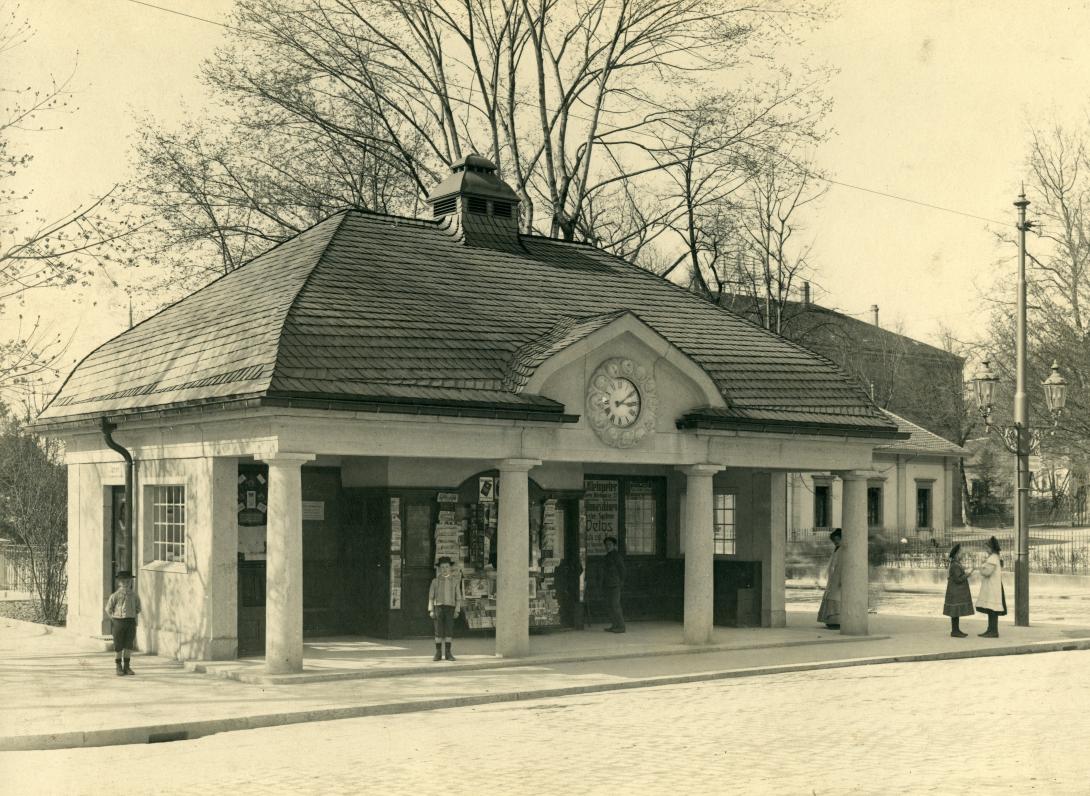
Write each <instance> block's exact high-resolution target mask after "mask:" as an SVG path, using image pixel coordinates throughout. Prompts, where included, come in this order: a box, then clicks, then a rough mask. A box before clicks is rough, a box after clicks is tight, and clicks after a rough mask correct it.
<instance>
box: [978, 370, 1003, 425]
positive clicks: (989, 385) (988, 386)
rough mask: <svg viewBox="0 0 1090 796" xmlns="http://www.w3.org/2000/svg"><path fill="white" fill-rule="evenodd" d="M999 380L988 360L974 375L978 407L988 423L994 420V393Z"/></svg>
mask: <svg viewBox="0 0 1090 796" xmlns="http://www.w3.org/2000/svg"><path fill="white" fill-rule="evenodd" d="M997 381H999V379H997V378H996V377H995V374H994V373H992V369H991V368H990V367H989V365H988V360H986V359H985V360H984V363H983V364H982V365H981V366H980V370H978V371H977V373H976V375H975V376H973V393H974V394H975V395H976V408H977V409H978V410H980V416H981V417H983V418H984V423H985V424H986V425H991V422H992V393H993V392H994V391H995V384H996V382H997Z"/></svg>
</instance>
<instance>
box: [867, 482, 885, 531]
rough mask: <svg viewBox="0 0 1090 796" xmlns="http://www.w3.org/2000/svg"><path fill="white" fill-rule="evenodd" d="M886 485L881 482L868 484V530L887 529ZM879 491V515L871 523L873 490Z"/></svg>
mask: <svg viewBox="0 0 1090 796" xmlns="http://www.w3.org/2000/svg"><path fill="white" fill-rule="evenodd" d="M885 486H886V485H885V484H884V483H882V482H881V481H868V482H867V528H868V529H870V530H878V529H881V528H884V527H885V522H884V521H885V516H886V511H885V508H886V506H885V501H886V489H885ZM872 489H873V490H877V492H878V514H877V517H876V518H874V521H873V522H872V521H871V500H870V498H871V490H872Z"/></svg>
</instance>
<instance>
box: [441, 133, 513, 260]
mask: <svg viewBox="0 0 1090 796" xmlns="http://www.w3.org/2000/svg"><path fill="white" fill-rule="evenodd" d="M425 201H426V202H427V203H428V204H429V205H431V214H432V218H435V219H444V220H447V221H449V222H452V223H449V224H447V225H445V226H444V228H445V229H447V230H448V231H451V232H452V233H454V232H457V233H458V237H459V239H460V241H461V242H462V243H464V244H465V245H467V246H477V247H481V248H486V249H500V250H505V251H514V252H518V253H521V252H522V251H523V248H522V243H521V241H520V240H519V214H518V205H519V202H520V199H519V195H518V194H517V193H515V192H514V191H513V190H512V189H511V186H510V185H508V184H507V183H505V182H504V181H503V180H501V179H500V178H499V176H497V174H496V164H495V163H493V162H492V161H491V160H489V159H488V158H485V157H482V156H481V155H478V154H476V153H472V154H469V155H466V156H465V157H463V158H461V159H460V160H457V161H455V162H454V163H452V164H451V166H450V174H449V175H448V176H447V178H446V179H445V180H443V181H442V182H441V183H439V185H437V186H436V187H435V189H434V190H433V191H432V192H431V194H430V195H429V196H428V198H427V199H426V200H425Z"/></svg>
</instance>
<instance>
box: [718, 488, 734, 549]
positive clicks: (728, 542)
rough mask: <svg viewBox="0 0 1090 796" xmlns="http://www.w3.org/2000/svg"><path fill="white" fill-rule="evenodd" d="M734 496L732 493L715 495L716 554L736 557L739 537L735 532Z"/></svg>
mask: <svg viewBox="0 0 1090 796" xmlns="http://www.w3.org/2000/svg"><path fill="white" fill-rule="evenodd" d="M734 502H735V498H734V494H733V493H731V492H716V493H715V520H714V525H713V527H714V531H713V533H714V534H715V554H716V555H728V556H729V555H734V553H735V543H736V541H737V537H736V535H735V531H734Z"/></svg>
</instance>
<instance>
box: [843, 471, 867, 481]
mask: <svg viewBox="0 0 1090 796" xmlns="http://www.w3.org/2000/svg"><path fill="white" fill-rule="evenodd" d="M834 475H836V477H837V478H839V479H840V480H841V481H866V480H867V479H868V478H871V477H873V476H872V473H871V471H870V470H837V471H835V473H834Z"/></svg>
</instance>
